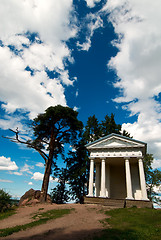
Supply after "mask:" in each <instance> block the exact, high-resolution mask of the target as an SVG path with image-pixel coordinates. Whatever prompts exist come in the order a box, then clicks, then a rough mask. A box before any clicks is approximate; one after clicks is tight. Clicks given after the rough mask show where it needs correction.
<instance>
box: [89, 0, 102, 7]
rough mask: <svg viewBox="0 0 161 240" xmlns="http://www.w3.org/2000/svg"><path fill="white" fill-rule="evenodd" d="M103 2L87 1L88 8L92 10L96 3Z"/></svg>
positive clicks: (96, 0)
mask: <svg viewBox="0 0 161 240" xmlns="http://www.w3.org/2000/svg"><path fill="white" fill-rule="evenodd" d="M100 1H101V0H86V3H87V6H88V7H90V8H93V7H95V5H96V3H98V2H100Z"/></svg>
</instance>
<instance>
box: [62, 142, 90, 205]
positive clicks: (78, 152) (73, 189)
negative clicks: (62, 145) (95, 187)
mask: <svg viewBox="0 0 161 240" xmlns="http://www.w3.org/2000/svg"><path fill="white" fill-rule="evenodd" d="M74 148H75V151H73V152H72V151H71V152H70V154H69V158H67V159H66V163H67V179H68V184H69V186H70V187H69V189H70V193H71V195H72V196H73V197H72V199H73V200H76V202H80V203H82V199H83V196H85V195H86V194H87V185H86V184H87V181H88V166H87V165H88V156H87V150H86V148H85V142H84V140H83V139H81V140H80V141H79V142H78V143H77V144H75V145H74Z"/></svg>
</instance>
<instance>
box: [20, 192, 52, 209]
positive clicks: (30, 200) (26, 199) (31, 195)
mask: <svg viewBox="0 0 161 240" xmlns="http://www.w3.org/2000/svg"><path fill="white" fill-rule="evenodd" d="M46 202H47V203H51V198H50V196H49V195H47V201H46ZM37 203H41V191H40V190H34V189H32V188H31V189H30V190H29V191H27V192H26V193H25V194H24V195H23V196H22V197H21V198H20V201H19V206H26V205H36V204H37Z"/></svg>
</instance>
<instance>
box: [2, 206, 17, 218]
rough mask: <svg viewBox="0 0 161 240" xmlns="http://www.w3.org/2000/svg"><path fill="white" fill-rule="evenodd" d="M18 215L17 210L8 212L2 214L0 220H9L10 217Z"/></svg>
mask: <svg viewBox="0 0 161 240" xmlns="http://www.w3.org/2000/svg"><path fill="white" fill-rule="evenodd" d="M15 213H16V208H14V209H10V210H7V211H6V212H3V213H0V220H2V219H4V218H8V217H9V216H12V215H13V214H15Z"/></svg>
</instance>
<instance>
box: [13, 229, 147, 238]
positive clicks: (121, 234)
mask: <svg viewBox="0 0 161 240" xmlns="http://www.w3.org/2000/svg"><path fill="white" fill-rule="evenodd" d="M9 239H10V240H11V239H12V238H9ZM45 239H47V240H108V239H110V240H142V239H145V238H142V237H140V236H138V235H137V234H136V233H135V232H134V231H132V230H126V231H120V230H117V229H106V230H103V231H102V230H101V229H92V230H79V231H71V232H68V233H66V231H65V229H64V228H55V229H53V230H48V231H46V232H43V233H41V234H37V235H32V236H28V237H18V236H17V237H16V235H15V236H14V240H45Z"/></svg>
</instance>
